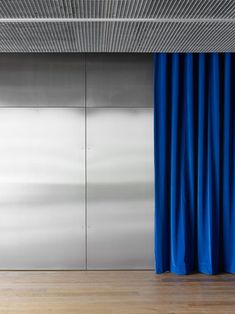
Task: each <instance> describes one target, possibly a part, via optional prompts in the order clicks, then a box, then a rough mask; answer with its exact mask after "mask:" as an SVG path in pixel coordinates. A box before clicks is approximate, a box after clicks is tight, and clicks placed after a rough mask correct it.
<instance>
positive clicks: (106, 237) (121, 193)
mask: <svg viewBox="0 0 235 314" xmlns="http://www.w3.org/2000/svg"><path fill="white" fill-rule="evenodd" d="M152 114H153V111H152V109H140V108H139V109H127V108H122V109H120V108H116V109H114V108H105V109H88V115H87V143H88V151H87V188H88V193H87V195H88V198H87V214H88V216H87V221H88V229H87V232H88V241H87V245H88V246H87V251H88V258H87V261H88V269H152V268H153V252H154V250H153V247H154V245H153V227H154V216H153V207H154V206H153V119H152V116H153V115H152Z"/></svg>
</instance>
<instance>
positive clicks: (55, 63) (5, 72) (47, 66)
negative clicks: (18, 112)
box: [0, 54, 85, 107]
mask: <svg viewBox="0 0 235 314" xmlns="http://www.w3.org/2000/svg"><path fill="white" fill-rule="evenodd" d="M0 69H1V71H0V106H1V107H71V106H72V107H85V61H84V56H83V55H82V54H54V55H52V54H44V55H42V54H41V55H40V54H31V55H27V54H17V55H15V54H10V55H9V54H8V55H7V54H1V55H0Z"/></svg>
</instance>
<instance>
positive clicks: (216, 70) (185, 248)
mask: <svg viewBox="0 0 235 314" xmlns="http://www.w3.org/2000/svg"><path fill="white" fill-rule="evenodd" d="M234 63H235V62H234V56H233V55H231V54H177V53H175V54H155V111H154V119H155V123H154V132H155V266H156V272H158V273H162V272H165V271H172V272H175V273H178V274H188V273H190V272H192V271H199V272H203V273H207V274H215V273H217V272H218V271H227V272H235V231H234V230H235V161H234V160H235V92H234V91H233V83H235V80H234V74H233V73H234V71H233V70H234V69H235V67H234Z"/></svg>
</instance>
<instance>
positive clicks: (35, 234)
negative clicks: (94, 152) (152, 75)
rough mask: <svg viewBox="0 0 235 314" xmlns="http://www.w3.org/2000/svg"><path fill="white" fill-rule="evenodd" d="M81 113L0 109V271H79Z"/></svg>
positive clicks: (82, 155) (81, 256)
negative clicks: (77, 269)
mask: <svg viewBox="0 0 235 314" xmlns="http://www.w3.org/2000/svg"><path fill="white" fill-rule="evenodd" d="M84 126H85V111H84V109H68V108H63V109H62V108H61V109H59V108H56V109H50V108H43V109H42V108H40V109H35V108H27V109H26V108H21V109H19V108H17V109H16V108H7V109H6V108H4V109H3V108H1V109H0V191H1V193H0V268H1V269H74V268H79V269H84V268H85V211H84V208H85V150H84V136H85V127H84Z"/></svg>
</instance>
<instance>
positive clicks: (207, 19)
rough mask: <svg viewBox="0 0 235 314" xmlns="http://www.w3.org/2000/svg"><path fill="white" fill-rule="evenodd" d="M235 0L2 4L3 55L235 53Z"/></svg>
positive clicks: (18, 0) (12, 0)
mask: <svg viewBox="0 0 235 314" xmlns="http://www.w3.org/2000/svg"><path fill="white" fill-rule="evenodd" d="M234 22H235V0H1V1H0V52H153V51H166V52H173V51H180V52H187V51H192V52H199V51H205V52H210V51H220V52H224V51H235V23H234Z"/></svg>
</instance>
